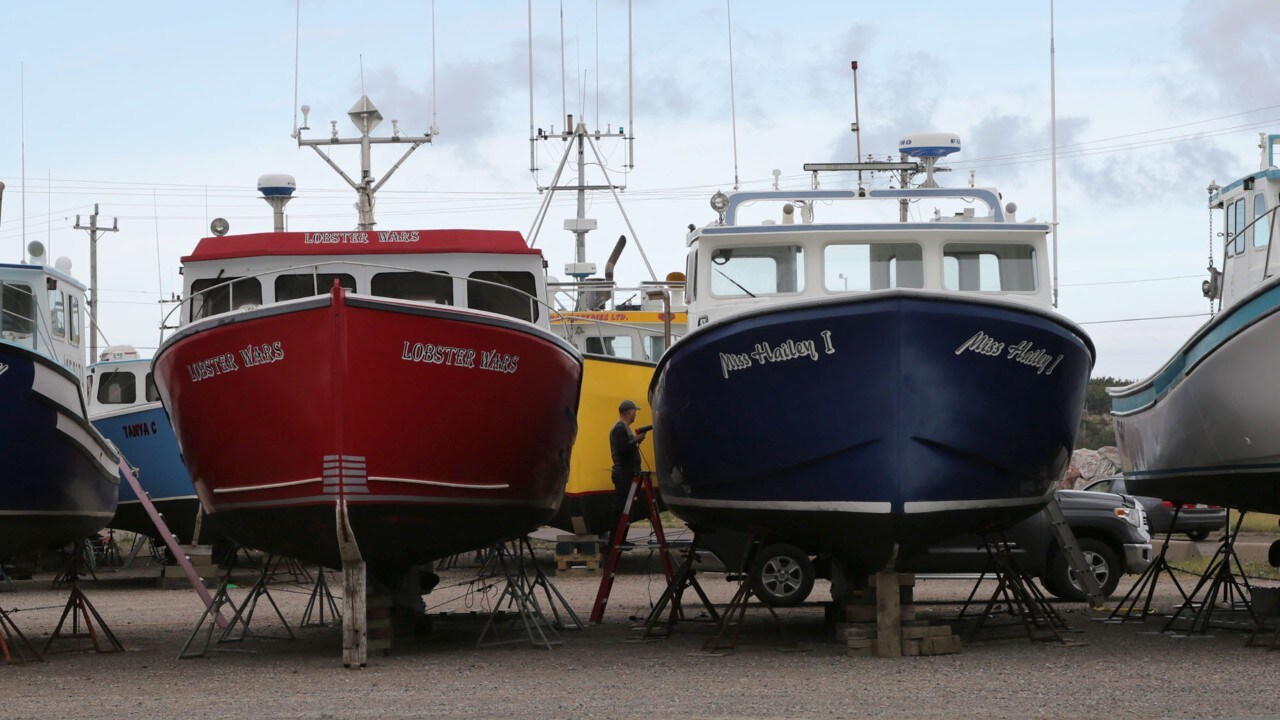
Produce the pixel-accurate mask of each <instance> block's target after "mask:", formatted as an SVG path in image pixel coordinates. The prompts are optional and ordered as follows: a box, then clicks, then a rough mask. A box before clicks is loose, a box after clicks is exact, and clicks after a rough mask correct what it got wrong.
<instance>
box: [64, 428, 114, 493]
mask: <svg viewBox="0 0 1280 720" xmlns="http://www.w3.org/2000/svg"><path fill="white" fill-rule="evenodd" d="M58 432H60V433H62V434H63V435H66V436H67V437H68V438H70V439H71V441H72V442H75V443H77V444H78V445H80V447H81V448H82V449H83V450H84V451H85V452H87V453H89V455H90V456H91V457H93V459H94V460H96V461H97V462H98V466H99V467H100V468H101V469H102V472H103V474H105V475H107V476H108V477H119V475H120V466H119V465H117V463H116V460H115V458H112V457H110V456H109V455H107V453H105V452H103V450H102V445H104V444H105V442H103V443H100V442H98V440H99V439H100V438H95V437H93V436H91V435H90V434H89V432H88V431H86V430H85V429H84V427H83V426H82V425H80V423H78V422H76V421H75V420H74V419H72V418H71V417H68V416H67V415H66V414H65V413H61V412H60V413H58Z"/></svg>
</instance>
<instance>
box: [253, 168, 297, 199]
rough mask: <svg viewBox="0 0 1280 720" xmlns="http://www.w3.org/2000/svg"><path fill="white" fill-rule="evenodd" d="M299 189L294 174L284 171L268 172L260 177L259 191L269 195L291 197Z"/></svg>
mask: <svg viewBox="0 0 1280 720" xmlns="http://www.w3.org/2000/svg"><path fill="white" fill-rule="evenodd" d="M297 189H298V183H297V181H295V180H294V179H293V176H292V175H285V174H284V173H268V174H266V175H263V176H262V177H260V178H258V192H260V193H262V194H263V195H265V196H267V197H272V196H279V195H283V196H284V197H289V196H291V195H293V192H294V191H295V190H297Z"/></svg>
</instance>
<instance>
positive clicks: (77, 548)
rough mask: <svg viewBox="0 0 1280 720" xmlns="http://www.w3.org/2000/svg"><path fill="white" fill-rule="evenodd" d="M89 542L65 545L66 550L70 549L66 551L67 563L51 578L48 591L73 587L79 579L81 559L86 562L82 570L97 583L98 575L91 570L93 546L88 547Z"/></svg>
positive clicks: (82, 541)
mask: <svg viewBox="0 0 1280 720" xmlns="http://www.w3.org/2000/svg"><path fill="white" fill-rule="evenodd" d="M90 542H91V541H90V540H89V539H87V538H86V539H84V540H81V541H79V542H75V543H71V544H69V545H67V547H68V548H71V549H70V550H69V551H67V556H68V557H67V563H66V564H65V565H63V566H62V569H61V570H59V571H58V574H57V575H54V576H53V582H52V583H50V585H49V588H50V589H52V590H57V589H58V588H60V587H63V586H68V585H73V584H74V581H78V580H79V579H80V578H79V568H80V560H81V558H82V557H83V559H84V560H85V561H86V562H85V568H84V569H85V570H88V571H89V577H91V578H93V581H94V582H98V573H96V572H94V569H93V564H94V555H93V546H92V545H90ZM63 550H66V548H63Z"/></svg>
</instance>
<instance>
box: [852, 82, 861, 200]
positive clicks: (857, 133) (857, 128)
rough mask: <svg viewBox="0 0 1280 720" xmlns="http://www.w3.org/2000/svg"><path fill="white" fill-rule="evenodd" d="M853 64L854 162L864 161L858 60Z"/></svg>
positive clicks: (859, 175)
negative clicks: (859, 109)
mask: <svg viewBox="0 0 1280 720" xmlns="http://www.w3.org/2000/svg"><path fill="white" fill-rule="evenodd" d="M849 64H850V65H852V66H853V128H852V130H853V139H854V142H855V143H856V144H857V150H856V152H857V155H855V156H854V158H853V161H854V162H862V120H861V118H859V117H858V61H857V60H854V61H852V62H850V63H849ZM858 188H859V189H861V188H862V171H861V170H859V171H858Z"/></svg>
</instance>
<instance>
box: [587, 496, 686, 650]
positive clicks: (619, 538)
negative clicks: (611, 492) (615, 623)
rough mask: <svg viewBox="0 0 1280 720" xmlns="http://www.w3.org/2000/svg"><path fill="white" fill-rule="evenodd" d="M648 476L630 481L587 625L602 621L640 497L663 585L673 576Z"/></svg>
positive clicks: (669, 582) (669, 581)
mask: <svg viewBox="0 0 1280 720" xmlns="http://www.w3.org/2000/svg"><path fill="white" fill-rule="evenodd" d="M651 475H652V473H647V472H642V473H639V474H637V475H636V476H635V477H633V478H631V494H630V495H629V496H627V503H626V504H625V505H623V506H622V515H621V516H619V517H618V526H617V527H616V528H614V529H613V538H612V539H611V540H610V542H609V557H608V558H607V559H606V560H605V562H604V572H603V573H602V574H601V576H600V589H599V590H598V591H596V602H595V604H594V605H592V606H591V623H592V624H597V625H598V624H599V623H600V622H601V621H602V620H604V608H605V606H606V605H608V604H609V593H610V592H611V591H612V590H613V576H614V574H615V573H616V572H617V571H618V560H619V558H621V556H622V543H623V542H624V541H625V540H626V539H627V528H628V527H629V526H630V525H631V507H632V506H633V505H634V504H635V501H636V498H640V499H641V500H643V501H644V503H645V504H646V505H647V506H648V508H649V522H650V523H652V524H653V534H654V535H655V536H656V537H657V539H658V553H659V556H660V557H661V558H662V572H663V574H664V575H666V576H667V584H668V585H670V584H671V580H672V578H673V577H675V570H674V569H673V568H672V567H671V555H670V553H669V552H667V536H666V533H664V532H663V531H662V518H661V517H659V516H658V502H657V500H656V499H655V498H654V494H653V480H652V479H651V477H650V476H651Z"/></svg>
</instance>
